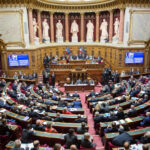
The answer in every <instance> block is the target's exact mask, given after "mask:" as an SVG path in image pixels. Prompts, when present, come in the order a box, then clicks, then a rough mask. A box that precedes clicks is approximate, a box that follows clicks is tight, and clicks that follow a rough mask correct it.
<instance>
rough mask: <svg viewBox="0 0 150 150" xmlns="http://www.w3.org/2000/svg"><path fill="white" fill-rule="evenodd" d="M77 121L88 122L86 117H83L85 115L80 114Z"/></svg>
mask: <svg viewBox="0 0 150 150" xmlns="http://www.w3.org/2000/svg"><path fill="white" fill-rule="evenodd" d="M75 122H76V123H81V122H85V123H86V122H87V120H86V118H83V117H81V115H80V114H78V118H77V119H75Z"/></svg>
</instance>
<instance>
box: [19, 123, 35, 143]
mask: <svg viewBox="0 0 150 150" xmlns="http://www.w3.org/2000/svg"><path fill="white" fill-rule="evenodd" d="M33 134H34V131H33V130H32V128H31V125H30V124H28V125H27V128H26V129H23V130H22V138H21V141H22V143H32V142H33V140H32V136H33Z"/></svg>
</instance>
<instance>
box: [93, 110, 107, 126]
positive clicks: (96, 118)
mask: <svg viewBox="0 0 150 150" xmlns="http://www.w3.org/2000/svg"><path fill="white" fill-rule="evenodd" d="M93 119H94V127H95V128H96V125H97V123H99V122H100V121H101V122H103V121H105V117H104V115H100V114H99V112H95V117H94V118H93Z"/></svg>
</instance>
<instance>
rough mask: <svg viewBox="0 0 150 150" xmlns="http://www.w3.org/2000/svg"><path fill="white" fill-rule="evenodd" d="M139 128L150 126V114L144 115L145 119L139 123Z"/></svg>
mask: <svg viewBox="0 0 150 150" xmlns="http://www.w3.org/2000/svg"><path fill="white" fill-rule="evenodd" d="M140 125H141V126H145V125H150V112H147V113H146V117H144V119H143V121H142V122H140Z"/></svg>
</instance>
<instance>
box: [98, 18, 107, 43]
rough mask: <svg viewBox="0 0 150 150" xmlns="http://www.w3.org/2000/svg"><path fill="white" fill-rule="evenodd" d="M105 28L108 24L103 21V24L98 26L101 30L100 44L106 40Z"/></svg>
mask: <svg viewBox="0 0 150 150" xmlns="http://www.w3.org/2000/svg"><path fill="white" fill-rule="evenodd" d="M107 26H108V23H107V21H106V19H103V22H102V24H101V26H100V30H101V37H100V40H101V41H102V42H105V41H106V40H107V39H108V32H107Z"/></svg>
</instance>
